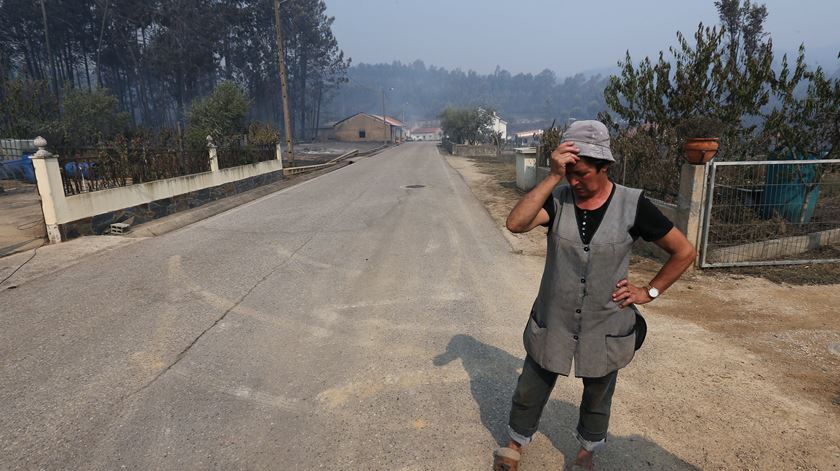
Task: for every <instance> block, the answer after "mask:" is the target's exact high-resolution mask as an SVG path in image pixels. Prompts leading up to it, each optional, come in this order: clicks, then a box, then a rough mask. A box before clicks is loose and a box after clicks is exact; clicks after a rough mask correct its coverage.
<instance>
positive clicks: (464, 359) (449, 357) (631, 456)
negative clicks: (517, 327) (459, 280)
mask: <svg viewBox="0 0 840 471" xmlns="http://www.w3.org/2000/svg"><path fill="white" fill-rule="evenodd" d="M458 358H460V359H461V363H462V364H463V365H464V369H465V370H466V371H467V374H468V375H469V377H470V392H471V393H472V396H473V398H474V399H475V402H476V403H477V404H478V408H479V413H480V415H481V423H482V424H484V426H485V427H486V428H487V430H488V431H490V433H491V434H492V435H493V438H494V439H495V440H496V442H497V443H498V444H499V445H500V446H501V445H504V444H506V443H507V440H508V434H507V421H508V413H509V411H510V401H511V397H512V395H513V389H514V387H515V386H516V380H517V378H518V377H519V371H518V369H519V368H520V367H521V366H522V361H523V360H522V359H520V358H517V357H515V356H513V355H511V354H509V353H508V352H506V351H504V350H502V349H500V348H496V347H493V346H491V345H487V344H485V343H482V342H480V341H478V340H476V339H475V338H474V337H472V336H469V335H463V334H459V335H455V336H454V337H452V339H451V340H450V341H449V344H448V345H447V347H446V351H445V352H443V353H441V354H440V355H438V356H436V357H435V358H434V360H433V361H434V364H435V366H444V365H447V364H449V363H450V362H452V361H453V360H456V359H458ZM558 381H580V380H579V379H576V378H563V377H562V376H561V377H559V378H558ZM620 388H621V386H620V381H619V386H618V388H617V390H616V392H617V393H618V394H620ZM577 420H578V406H577V404H570V403H568V402H564V401H559V400H556V399H550V400H549V401H548V404H546V407H545V409H544V410H543V415H542V419H541V420H540V428H539V431H540V433H542V434H543V435H545V436H546V437H547V438H548V439H549V440H550V441H551V443H552V444H553V445H554V447H555V448H557V450H559V451H560V452H561V453H563V455H564V456H565V457H566V462H567V464H568V463H569V462H570V461H571V460H572V459H573V458H574V456H575V453H576V452H577V450H578V447H579V445H578V442H577V440H575V438H574V435H573V431H574V427H575V425H576V424H577ZM607 443H608V446H607V448H606V450H605V451H604V452H602V453H599V456H598V461H599V463H601V464H602V466H603V467H602V468H601V469H668V470H677V469H680V470H697V469H699V468H697V467H696V466H693V465H691V464H689V463H686V462H685V461H683V460H681V459H679V458H677V457H676V456H674V455H673V454H671V453H669V452H668V451H666V450H664V449H662V448H661V447H660V446H659V445H657V444H656V443H653V442H651V441H650V440H648V439H646V438H644V437H641V436H638V435H633V436H629V437H618V436H614V435H609V436H608V437H607ZM488 452H489V451H488Z"/></svg>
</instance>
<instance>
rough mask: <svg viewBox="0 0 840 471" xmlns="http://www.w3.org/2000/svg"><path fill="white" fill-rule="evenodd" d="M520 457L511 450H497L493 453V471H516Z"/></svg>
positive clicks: (506, 448)
mask: <svg viewBox="0 0 840 471" xmlns="http://www.w3.org/2000/svg"><path fill="white" fill-rule="evenodd" d="M521 457H522V455H520V454H519V452H518V451H516V450H514V449H513V448H508V447H504V448H499V449H498V450H496V451H494V452H493V471H516V470H517V469H519V459H520V458H521Z"/></svg>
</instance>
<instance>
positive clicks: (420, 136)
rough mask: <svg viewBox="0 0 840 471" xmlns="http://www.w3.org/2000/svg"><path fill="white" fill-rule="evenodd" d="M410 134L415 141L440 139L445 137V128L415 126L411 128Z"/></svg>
mask: <svg viewBox="0 0 840 471" xmlns="http://www.w3.org/2000/svg"><path fill="white" fill-rule="evenodd" d="M410 136H411V140H413V141H439V140H441V139H442V138H443V130H442V129H441V128H415V129H412V130H411V134H410Z"/></svg>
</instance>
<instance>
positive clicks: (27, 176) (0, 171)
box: [0, 154, 35, 183]
mask: <svg viewBox="0 0 840 471" xmlns="http://www.w3.org/2000/svg"><path fill="white" fill-rule="evenodd" d="M0 180H21V181H25V182H26V183H35V166H34V165H33V164H32V159H30V158H29V155H28V154H23V158H22V159H18V160H5V161H2V162H0Z"/></svg>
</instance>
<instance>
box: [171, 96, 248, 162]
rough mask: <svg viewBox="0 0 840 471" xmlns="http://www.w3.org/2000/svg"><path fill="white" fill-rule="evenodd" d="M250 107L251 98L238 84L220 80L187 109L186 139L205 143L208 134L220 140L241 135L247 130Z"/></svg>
mask: <svg viewBox="0 0 840 471" xmlns="http://www.w3.org/2000/svg"><path fill="white" fill-rule="evenodd" d="M250 108H251V102H250V101H249V100H248V97H247V96H246V95H245V92H244V91H243V90H242V89H241V88H239V86H237V85H236V84H235V83H233V82H230V81H223V82H221V83H219V85H217V86H216V88H215V89H213V92H212V93H211V94H210V95H208V96H207V97H205V98H202V99H200V100H197V101H195V102H194V103H193V105H192V107H191V108H190V110H189V111H188V112H187V131H186V138H187V143H188V144H189V146H190V147H201V146H204V145H205V144H206V138H207V136H212V137H213V139H214V140H215V141H216V143H217V144H226V143H228V141H230V140H231V139H238V138H239V137H240V136H242V135H243V134H245V133H246V132H247V129H246V126H245V118H246V117H247V116H248V111H249V110H250Z"/></svg>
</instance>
